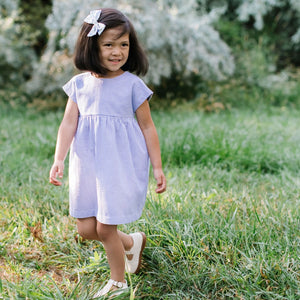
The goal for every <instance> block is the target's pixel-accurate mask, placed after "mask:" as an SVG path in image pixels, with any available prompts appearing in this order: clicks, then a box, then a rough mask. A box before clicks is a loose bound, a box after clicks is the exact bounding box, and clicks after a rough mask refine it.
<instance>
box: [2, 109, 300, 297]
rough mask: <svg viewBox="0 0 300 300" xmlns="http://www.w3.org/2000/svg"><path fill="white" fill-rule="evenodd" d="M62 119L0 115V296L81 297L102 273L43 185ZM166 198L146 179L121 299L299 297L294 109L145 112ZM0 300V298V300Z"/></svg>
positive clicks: (101, 258) (61, 201)
mask: <svg viewBox="0 0 300 300" xmlns="http://www.w3.org/2000/svg"><path fill="white" fill-rule="evenodd" d="M61 117H62V113H42V114H41V113H35V112H33V111H22V110H20V111H18V110H11V109H9V108H8V107H7V106H1V109H0V118H1V126H0V170H1V176H0V199H1V210H0V225H1V226H0V299H90V298H91V296H92V295H93V292H94V291H96V290H97V289H98V288H99V287H100V286H101V285H102V283H103V282H104V281H106V280H107V278H108V277H109V269H108V265H107V262H106V258H105V253H104V250H103V247H102V246H101V244H100V243H98V242H92V241H82V240H81V239H80V238H78V236H77V233H76V227H75V220H74V219H73V218H71V217H69V216H68V183H67V178H65V179H64V182H65V184H64V186H63V187H61V188H57V187H54V186H51V185H50V184H49V183H48V172H49V168H50V166H51V163H52V159H53V154H54V147H55V139H56V132H57V128H58V125H59V122H60V120H61ZM153 117H154V120H155V122H156V125H157V128H158V131H159V135H160V141H161V148H162V156H163V161H164V165H165V173H166V176H167V179H168V191H167V192H166V193H165V194H163V195H156V194H155V193H154V192H153V190H154V180H153V179H152V178H151V181H150V187H149V194H148V198H147V202H146V207H145V209H144V213H143V216H142V218H141V219H140V220H139V221H137V222H135V223H132V224H128V225H124V226H123V229H124V230H125V231H128V232H130V231H134V230H143V231H145V233H146V234H147V237H148V242H147V247H146V249H145V252H144V261H143V264H144V266H143V269H142V271H141V273H140V274H139V275H133V276H131V277H130V278H128V279H129V280H130V282H131V283H132V284H131V286H132V289H131V291H130V294H131V296H130V295H129V294H128V295H127V296H125V298H124V299H129V298H130V297H131V299H300V261H299V257H300V214H299V207H300V206H299V204H300V200H299V199H300V195H299V194H300V179H299V164H300V151H299V141H300V133H299V127H300V126H299V125H300V124H299V111H298V110H292V109H285V110H284V109H280V108H277V109H275V108H274V109H268V110H260V109H257V110H255V111H250V110H246V109H244V110H231V111H227V112H222V113H220V114H204V113H201V112H178V111H176V110H174V111H171V112H170V111H169V112H154V113H153ZM1 297H2V298H1Z"/></svg>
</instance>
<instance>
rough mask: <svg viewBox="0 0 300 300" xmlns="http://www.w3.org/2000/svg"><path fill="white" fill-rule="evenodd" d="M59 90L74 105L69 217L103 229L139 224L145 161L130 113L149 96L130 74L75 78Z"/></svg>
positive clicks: (145, 184) (145, 179)
mask: <svg viewBox="0 0 300 300" xmlns="http://www.w3.org/2000/svg"><path fill="white" fill-rule="evenodd" d="M63 89H64V91H65V93H66V94H67V95H68V96H69V97H70V98H71V99H72V100H73V101H74V102H75V103H77V106H78V109H79V119H78V127H77V131H76V134H75V137H74V140H73V142H72V145H71V148H70V164H69V196H70V214H71V216H73V217H76V218H87V217H96V218H97V220H98V221H99V222H101V223H103V224H114V225H116V224H125V223H130V222H133V221H135V220H137V219H139V218H140V216H141V214H142V211H143V207H144V204H145V200H146V194H147V187H148V177H149V156H148V151H147V147H146V142H145V139H144V136H143V133H142V131H141V129H140V127H139V125H138V123H137V121H136V119H135V111H136V110H137V108H138V107H139V106H140V105H141V104H142V103H143V102H144V101H145V100H149V99H150V98H151V96H152V91H151V90H150V89H149V88H148V87H147V86H146V85H145V84H144V82H143V81H142V80H141V79H140V78H139V77H137V76H136V75H134V74H131V73H129V72H124V73H123V74H121V75H119V76H117V77H114V78H96V77H94V76H93V75H92V74H91V73H88V72H87V73H82V74H79V75H76V76H74V77H73V78H72V79H71V80H70V81H69V82H67V83H66V84H65V85H64V86H63Z"/></svg>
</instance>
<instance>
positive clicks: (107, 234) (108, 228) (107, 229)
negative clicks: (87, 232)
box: [97, 222, 117, 242]
mask: <svg viewBox="0 0 300 300" xmlns="http://www.w3.org/2000/svg"><path fill="white" fill-rule="evenodd" d="M114 234H117V226H116V225H107V224H102V223H99V222H97V235H98V238H99V240H100V241H101V242H105V241H107V240H108V239H110V238H112V237H113V236H114Z"/></svg>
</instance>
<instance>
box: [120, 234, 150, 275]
mask: <svg viewBox="0 0 300 300" xmlns="http://www.w3.org/2000/svg"><path fill="white" fill-rule="evenodd" d="M130 236H131V237H132V239H133V246H132V247H131V249H130V250H129V251H125V254H126V263H125V268H126V271H127V272H128V273H132V274H137V273H138V271H139V270H140V267H141V261H142V253H143V250H144V249H145V246H146V235H145V233H144V232H136V233H131V234H130Z"/></svg>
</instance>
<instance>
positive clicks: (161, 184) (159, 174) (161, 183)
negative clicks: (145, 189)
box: [153, 169, 167, 194]
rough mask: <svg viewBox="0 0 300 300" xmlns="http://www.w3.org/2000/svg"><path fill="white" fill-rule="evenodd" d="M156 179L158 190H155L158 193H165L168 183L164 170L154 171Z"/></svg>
mask: <svg viewBox="0 0 300 300" xmlns="http://www.w3.org/2000/svg"><path fill="white" fill-rule="evenodd" d="M153 175H154V178H155V180H156V182H157V188H156V190H155V192H156V193H158V194H160V193H163V192H164V191H165V190H166V188H167V181H166V177H165V174H164V172H163V170H162V169H156V170H153Z"/></svg>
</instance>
